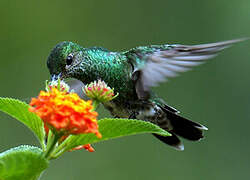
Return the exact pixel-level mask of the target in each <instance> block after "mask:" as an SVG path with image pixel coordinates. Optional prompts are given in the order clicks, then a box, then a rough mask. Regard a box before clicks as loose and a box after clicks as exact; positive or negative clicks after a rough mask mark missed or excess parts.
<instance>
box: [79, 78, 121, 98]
mask: <svg viewBox="0 0 250 180" xmlns="http://www.w3.org/2000/svg"><path fill="white" fill-rule="evenodd" d="M83 92H84V93H85V94H86V95H87V96H88V97H89V98H91V99H93V100H96V101H99V102H107V101H111V100H112V99H114V98H116V97H117V96H118V93H117V94H116V95H115V94H114V89H111V88H110V87H109V86H108V85H107V84H106V83H105V82H104V81H101V80H98V81H94V82H92V83H90V84H89V85H86V86H85V87H84V88H83Z"/></svg>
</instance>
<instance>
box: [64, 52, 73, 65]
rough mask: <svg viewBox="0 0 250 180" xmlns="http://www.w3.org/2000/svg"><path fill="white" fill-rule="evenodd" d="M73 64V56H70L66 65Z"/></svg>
mask: <svg viewBox="0 0 250 180" xmlns="http://www.w3.org/2000/svg"><path fill="white" fill-rule="evenodd" d="M72 62H73V54H69V55H68V57H67V59H66V65H71V64H72Z"/></svg>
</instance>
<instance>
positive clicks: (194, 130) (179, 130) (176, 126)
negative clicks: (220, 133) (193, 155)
mask: <svg viewBox="0 0 250 180" xmlns="http://www.w3.org/2000/svg"><path fill="white" fill-rule="evenodd" d="M163 110H164V112H165V113H166V115H167V119H168V120H169V122H166V123H170V126H171V130H169V132H170V133H171V134H172V136H167V137H164V136H159V135H155V134H154V136H155V137H157V138H158V139H159V140H161V141H162V142H164V143H166V144H168V145H171V146H173V147H174V148H176V149H178V150H184V146H183V144H182V142H181V141H180V140H179V138H178V137H177V135H178V136H181V137H183V138H185V139H188V140H191V141H198V140H200V139H201V138H203V130H208V129H207V127H205V126H203V125H201V124H199V123H196V122H193V121H190V120H188V119H186V118H183V117H181V116H179V115H178V114H177V113H176V112H172V111H169V110H168V109H167V108H163ZM165 127H166V126H165ZM162 128H163V129H164V124H163V125H162ZM166 130H167V129H166Z"/></svg>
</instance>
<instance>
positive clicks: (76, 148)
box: [72, 144, 95, 152]
mask: <svg viewBox="0 0 250 180" xmlns="http://www.w3.org/2000/svg"><path fill="white" fill-rule="evenodd" d="M83 148H84V149H86V150H87V151H89V152H95V149H94V148H93V147H92V146H91V144H86V145H80V146H77V147H75V148H73V149H72V150H80V149H83Z"/></svg>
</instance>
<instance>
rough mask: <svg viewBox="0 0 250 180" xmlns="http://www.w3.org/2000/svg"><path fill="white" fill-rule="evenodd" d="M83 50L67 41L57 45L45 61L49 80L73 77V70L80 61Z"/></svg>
mask: <svg viewBox="0 0 250 180" xmlns="http://www.w3.org/2000/svg"><path fill="white" fill-rule="evenodd" d="M83 50H84V48H82V47H81V46H80V45H78V44H76V43H73V42H69V41H64V42H61V43H59V44H57V45H56V46H55V47H54V48H53V49H52V51H51V53H50V55H49V57H48V60H47V67H48V69H49V72H50V74H51V78H52V79H54V80H56V79H58V78H62V79H64V78H71V77H74V72H75V69H76V67H77V65H78V64H79V63H80V62H81V60H82V53H83Z"/></svg>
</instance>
